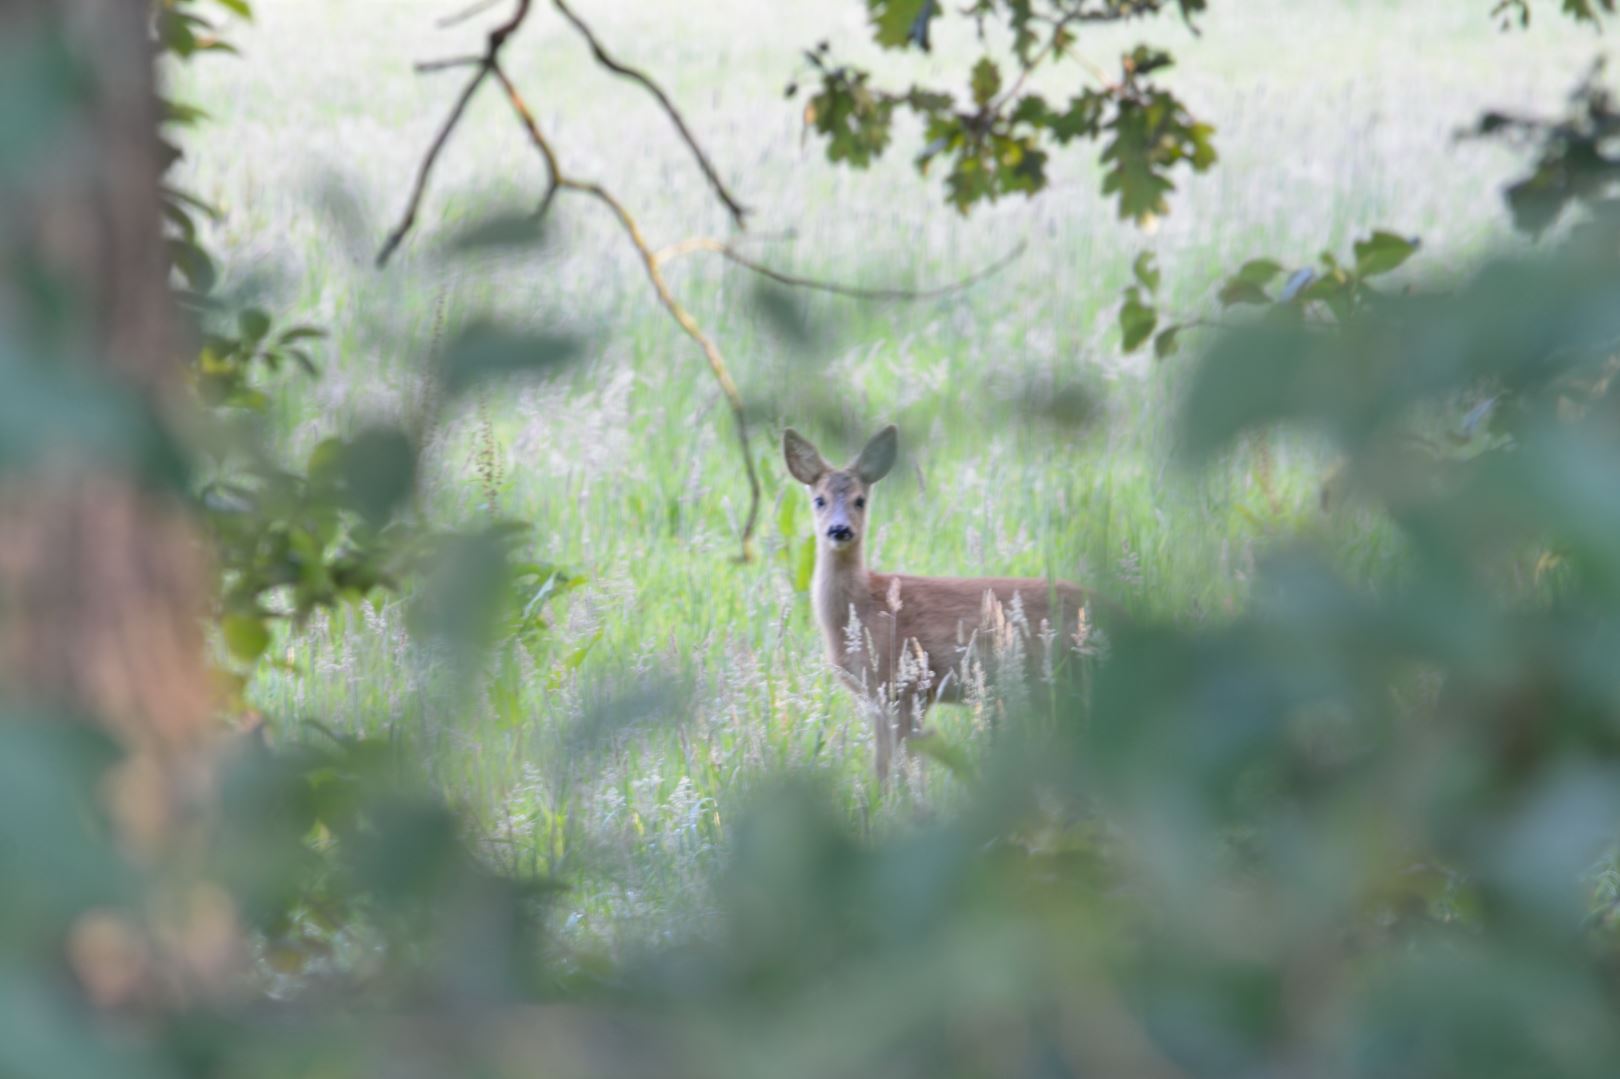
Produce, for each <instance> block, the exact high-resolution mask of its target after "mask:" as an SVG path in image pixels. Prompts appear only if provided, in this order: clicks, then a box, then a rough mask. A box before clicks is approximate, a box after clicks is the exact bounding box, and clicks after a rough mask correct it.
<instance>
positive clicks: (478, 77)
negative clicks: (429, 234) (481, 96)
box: [377, 64, 489, 266]
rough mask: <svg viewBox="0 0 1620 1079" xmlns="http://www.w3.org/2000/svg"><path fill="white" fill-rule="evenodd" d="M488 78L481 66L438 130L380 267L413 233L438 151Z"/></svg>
mask: <svg viewBox="0 0 1620 1079" xmlns="http://www.w3.org/2000/svg"><path fill="white" fill-rule="evenodd" d="M487 74H489V66H488V65H487V64H485V65H481V66H480V67H479V68H478V70H477V71H476V72H475V73H474V74H473V77H472V78H470V79H468V80H467V85H466V86H465V87H463V88H462V91H461V96H460V97H458V98H456V103H455V106H454V107H453V108H452V109H451V110H450V115H449V116H448V117H446V119H445V121H444V126H443V127H441V128H439V134H438V135H437V137H435V138H434V140H433V144H432V145H431V146H429V147H428V152H427V156H426V157H424V158H422V165H421V167H420V168H418V169H417V170H416V184H415V185H414V186H413V187H412V188H411V198H410V201H409V202H407V203H406V204H405V216H404V217H402V218H400V222H399V224H398V225H395V226H394V231H392V232H390V233H389V234H388V238H387V239H386V240H384V241H383V245H382V250H380V251H378V252H377V265H378V266H386V265H387V264H388V259H389V257H390V256H391V255H393V253H394V249H395V248H397V247H399V245H400V241H402V240H404V239H405V234H406V233H407V232H409V231H411V226H412V225H414V224H416V210H417V207H418V206H420V205H421V204H422V193H423V192H424V191H426V190H427V181H428V174H429V173H430V172H432V171H433V163H434V162H436V161H437V160H438V159H439V151H440V150H443V149H444V144H445V143H446V142H448V141H449V139H450V132H452V131H454V130H455V128H456V124H457V123H459V122H460V120H461V114H462V113H464V112H466V111H467V102H469V101H471V100H472V96H473V93H474V92H475V91H476V90H477V89H478V86H479V84H480V83H482V82H483V81H484V76H485V75H487Z"/></svg>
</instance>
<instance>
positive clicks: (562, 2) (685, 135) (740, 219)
mask: <svg viewBox="0 0 1620 1079" xmlns="http://www.w3.org/2000/svg"><path fill="white" fill-rule="evenodd" d="M552 6H553V7H555V8H556V9H557V11H558V12H559V13H560V14H561V15H562V17H563V18H565V19H567V20H568V21H569V22H570V23H572V24H573V25H574V29H576V30H578V31H579V32H580V34H581V35H582V36H583V37H584V38H585V41H586V43H587V44H589V45H590V47H591V52H592V53H593V54H594V55H595V56H596V62H597V63H599V64H601V65H602V66H603V67H605V68H607V69H608V70H609V71H611V72H613V73H614V74H616V75H622V76H623V77H624V78H627V79H631V80H633V81H635V82H638V83H640V84H641V85H642V87H643V88H645V89H646V91H647V92H648V93H650V94H652V96H653V97H655V98H657V99H658V104H659V105H661V106H663V109H664V112H665V113H667V114H668V115H669V118H670V121H671V122H672V123H673V124H674V125H675V130H676V131H678V132H680V135H681V138H682V139H683V140H685V142H686V145H687V147H688V148H690V149H691V151H692V156H693V157H695V158H697V163H698V167H699V168H701V169H702V170H703V175H704V176H706V177H708V179H709V186H711V187H713V188H714V193H715V195H716V196H717V197H718V198H719V199H720V201H721V202H723V203H725V204H726V209H727V210H729V211H730V212H731V219H732V220H733V221H735V222H736V223H737V227H738V228H745V227H747V226H746V222H745V221H744V218H746V217H747V216H748V209H747V207H745V206H743V205H741V204H740V203H739V202H738V201H737V200H736V199H735V198H734V197H732V194H731V192H730V191H728V190H727V189H726V185H725V183H724V182H723V181H722V180H721V179H720V174H719V173H717V172H716V171H715V169H714V165H713V164H711V163H710V161H709V158H708V155H707V154H705V153H704V152H703V148H702V147H701V146H699V145H698V141H697V138H696V137H695V136H694V135H693V134H692V132H691V131H690V130H689V129H688V128H687V126H686V120H685V119H684V118H682V116H681V112H680V110H679V109H677V108H676V107H675V103H674V102H673V101H671V100H670V99H669V95H668V94H666V93H664V91H663V89H662V88H661V87H660V86H659V85H658V84H657V83H656V82H654V81H653V80H652V79H651V78H650V77H648V76H647V75H646V74H644V73H642V72H640V71H637V70H636V69H635V68H633V67H629V66H627V65H625V64H622V63H620V62H619V61H618V60H616V59H614V58H613V57H612V56H609V55H608V52H607V50H606V49H604V48H603V47H602V42H601V41H600V40H599V39H598V38H597V36H596V32H595V31H593V30H592V29H591V28H590V26H589V24H587V23H586V22H585V20H584V19H581V18H580V17H579V16H578V15H577V14H575V12H574V9H573V8H571V7H569V6H568V2H567V0H552Z"/></svg>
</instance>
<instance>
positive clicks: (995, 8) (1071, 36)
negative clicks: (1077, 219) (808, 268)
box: [787, 0, 1216, 224]
mask: <svg viewBox="0 0 1620 1079" xmlns="http://www.w3.org/2000/svg"><path fill="white" fill-rule="evenodd" d="M1204 6H1205V5H1204V2H1203V0H1178V2H1175V3H1171V2H1168V0H977V2H976V3H974V4H972V5H970V6H969V7H968V8H967V9H966V11H965V14H966V15H968V16H970V17H972V18H973V19H975V20H976V21H977V23H978V27H979V37H980V39H981V40H986V39H987V35H986V32H985V28H986V24H987V23H990V22H997V21H999V22H1003V23H1005V24H1006V27H1007V29H1008V30H1009V31H1010V32H1011V35H1012V55H1011V57H1003V58H1001V59H999V60H998V59H997V58H996V57H995V56H993V55H991V54H990V53H989V52H988V51H987V52H986V53H985V55H983V56H982V57H981V58H980V59H979V60H978V62H977V63H975V64H974V66H973V68H972V70H971V72H970V73H969V79H968V98H967V100H965V101H961V100H959V99H958V95H957V94H955V93H953V92H952V91H950V90H944V89H940V88H937V87H923V86H915V85H914V86H912V87H910V88H909V89H907V90H905V91H898V90H889V89H883V88H881V87H878V86H876V85H875V84H874V82H873V80H872V75H871V73H870V72H869V71H867V70H865V69H862V68H858V67H854V66H852V65H850V64H846V63H841V62H838V61H837V60H835V59H833V57H832V49H831V46H830V45H829V44H828V43H827V42H825V41H824V42H822V43H820V44H819V45H817V46H816V47H815V48H814V49H811V50H808V51H806V53H805V59H806V61H807V63H808V64H809V67H810V69H811V73H812V77H813V78H814V80H815V82H816V84H817V85H816V88H815V89H814V91H813V92H812V94H811V96H810V99H809V101H808V102H807V103H806V105H805V109H804V120H805V126H806V127H807V128H813V129H814V130H815V131H816V133H817V134H819V135H820V136H822V137H823V138H824V139H825V140H826V147H827V157H828V159H829V160H831V161H835V162H839V161H841V162H846V163H847V164H849V165H850V166H852V167H854V168H864V167H866V166H868V165H870V164H871V162H872V161H873V160H875V159H876V158H878V157H880V156H881V155H882V154H883V153H884V152H885V151H886V150H887V149H888V146H889V143H890V141H891V138H892V131H893V125H894V117H895V115H896V113H897V112H899V111H902V110H904V111H909V112H911V113H912V114H913V115H915V116H916V117H917V118H918V119H920V120H921V121H922V123H923V129H924V135H923V138H924V143H923V146H922V148H921V149H920V150H919V151H918V153H917V155H916V164H917V168H918V171H919V172H922V173H924V174H926V173H927V172H928V171H929V169H930V168H931V167H932V166H933V164H934V163H935V162H936V161H937V160H940V159H945V160H948V162H949V165H948V171H947V173H946V177H945V186H946V198H947V200H948V201H949V202H950V203H951V205H953V206H955V207H956V208H957V210H958V211H960V212H962V213H964V214H965V213H967V212H969V211H970V210H971V209H972V208H973V206H975V205H976V204H978V203H980V202H994V201H996V200H997V199H1000V198H1002V197H1004V196H1007V195H1013V194H1023V195H1026V196H1028V195H1034V194H1036V193H1037V192H1039V191H1041V190H1043V189H1044V188H1045V187H1046V186H1047V174H1046V166H1047V161H1048V160H1049V157H1050V152H1051V149H1052V147H1054V146H1059V147H1061V146H1066V145H1068V144H1069V143H1071V142H1074V141H1076V140H1081V139H1084V140H1090V141H1099V142H1103V143H1104V146H1103V154H1102V161H1103V164H1104V166H1105V170H1104V177H1103V193H1104V194H1106V195H1112V196H1115V197H1116V198H1117V201H1118V207H1119V215H1120V216H1121V217H1123V218H1129V219H1131V220H1134V221H1137V222H1139V223H1143V224H1145V223H1147V222H1149V221H1151V220H1152V219H1153V218H1155V217H1157V216H1159V215H1161V214H1163V213H1165V212H1166V211H1167V209H1168V196H1169V194H1170V192H1171V191H1173V190H1174V188H1175V184H1174V182H1173V181H1172V180H1171V178H1170V173H1171V172H1172V171H1173V170H1174V169H1175V168H1176V167H1177V166H1178V165H1183V164H1185V165H1187V166H1189V167H1190V168H1191V169H1192V170H1193V171H1194V172H1204V171H1206V170H1208V169H1209V168H1210V167H1211V166H1212V165H1213V164H1214V163H1215V160H1216V154H1215V148H1214V145H1213V142H1212V137H1213V134H1214V129H1213V128H1212V127H1210V126H1209V125H1208V124H1205V123H1202V122H1200V121H1199V120H1197V119H1196V118H1194V117H1193V116H1192V114H1191V113H1190V112H1189V111H1188V110H1187V108H1186V106H1185V105H1183V104H1182V102H1181V101H1180V100H1179V99H1178V98H1177V97H1176V96H1175V95H1174V94H1172V93H1171V92H1169V91H1168V90H1166V89H1164V88H1163V87H1162V86H1159V85H1156V84H1155V83H1153V82H1151V81H1149V76H1151V75H1153V74H1154V73H1156V72H1159V71H1162V70H1164V69H1165V68H1168V67H1169V66H1170V65H1171V57H1170V55H1169V54H1168V53H1166V52H1163V51H1162V50H1159V49H1154V48H1150V47H1148V46H1146V45H1138V46H1137V47H1136V48H1135V49H1133V50H1131V51H1130V52H1128V53H1126V54H1125V55H1123V56H1122V57H1121V59H1120V75H1119V77H1118V78H1116V79H1111V78H1108V77H1106V76H1104V75H1103V74H1102V73H1101V72H1100V71H1099V70H1098V69H1097V68H1096V67H1095V66H1094V65H1093V64H1091V63H1090V62H1089V61H1088V60H1086V59H1085V58H1084V57H1082V56H1080V55H1079V54H1078V53H1077V52H1076V51H1075V45H1076V33H1077V29H1078V27H1080V26H1082V25H1086V24H1107V23H1119V22H1124V21H1127V20H1131V19H1137V18H1143V17H1147V16H1151V15H1156V14H1159V13H1160V12H1161V11H1164V10H1166V9H1170V8H1175V9H1177V10H1179V11H1180V13H1181V15H1182V17H1183V18H1184V19H1185V20H1187V22H1188V25H1189V26H1190V25H1191V20H1192V18H1193V16H1194V15H1195V14H1197V13H1199V12H1201V11H1202V10H1203V9H1204ZM868 8H869V10H870V13H871V24H872V31H873V38H874V40H875V41H876V42H877V44H879V45H880V46H883V47H884V48H889V49H906V48H913V47H915V48H918V49H921V50H923V51H925V52H926V51H928V50H929V49H930V48H931V45H930V40H931V39H930V27H931V25H932V23H933V21H934V20H935V19H936V18H939V17H941V15H942V9H941V8H940V6H939V5H938V4H937V3H935V2H934V0H868ZM1069 59H1072V60H1073V61H1074V62H1075V63H1076V65H1077V66H1079V67H1081V68H1082V69H1084V71H1085V72H1086V73H1087V75H1089V76H1090V77H1092V78H1094V79H1095V80H1096V81H1097V82H1098V84H1099V85H1098V86H1097V87H1094V88H1086V89H1083V90H1081V91H1080V92H1079V93H1077V94H1075V95H1073V96H1072V97H1071V98H1070V99H1069V101H1068V102H1067V103H1065V104H1063V105H1060V106H1059V105H1053V104H1050V103H1048V101H1047V100H1046V99H1045V98H1044V97H1042V96H1041V95H1040V94H1037V93H1033V92H1025V89H1024V87H1025V85H1026V84H1027V82H1028V80H1029V78H1030V77H1031V75H1033V74H1034V73H1035V71H1037V70H1038V69H1040V68H1041V67H1043V66H1046V65H1049V64H1053V63H1056V62H1058V61H1063V60H1069ZM1008 64H1011V65H1013V70H1014V72H1015V73H1014V74H1013V76H1012V79H1011V81H1010V83H1007V82H1005V81H1004V77H1003V73H1002V69H1003V67H1004V66H1007V65H1008ZM798 91H799V86H798V83H797V82H794V83H792V84H790V85H789V86H788V90H787V92H788V96H789V97H793V96H795V95H796V94H797V93H798Z"/></svg>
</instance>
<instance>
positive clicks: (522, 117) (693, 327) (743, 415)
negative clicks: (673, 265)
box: [490, 62, 760, 561]
mask: <svg viewBox="0 0 1620 1079" xmlns="http://www.w3.org/2000/svg"><path fill="white" fill-rule="evenodd" d="M490 70H491V71H493V72H494V75H495V78H496V79H497V80H498V81H499V82H500V84H501V88H502V89H504V90H505V91H506V96H507V100H508V101H509V102H511V105H512V109H513V111H514V112H516V113H517V116H518V120H519V121H520V122H521V123H522V124H523V128H524V130H525V131H527V132H528V135H529V141H530V142H532V143H534V146H535V149H536V150H538V151H539V152H540V156H541V157H542V158H544V159H545V163H546V169H547V170H548V172H549V173H550V184H549V186H548V187H547V191H546V202H545V205H549V204H550V201H551V198H552V196H553V195H554V193H555V192H556V191H558V190H566V191H577V192H579V193H580V194H584V195H589V196H591V197H592V198H594V199H596V200H597V201H598V202H600V203H602V204H603V205H604V206H606V207H607V208H608V209H609V210H611V211H612V212H613V215H614V216H615V217H617V218H618V219H619V224H620V225H622V226H623V228H624V231H625V234H626V235H627V236H628V237H629V238H630V244H631V246H632V247H634V248H635V249H636V252H637V254H639V255H640V256H641V262H642V266H643V267H644V268H645V269H646V271H647V279H648V281H650V282H651V283H652V287H653V291H654V292H655V293H657V294H658V300H659V302H660V303H662V304H663V305H664V309H665V310H666V311H668V312H669V314H670V317H671V318H673V319H674V320H675V322H676V324H677V325H678V326H680V328H681V329H682V330H683V331H685V333H686V335H687V336H688V337H690V338H691V339H692V340H693V341H694V342H696V344H697V346H698V348H699V349H700V350H701V351H702V353H703V357H704V359H705V360H707V361H708V364H709V370H710V372H712V373H713V375H714V380H715V382H717V383H718V384H719V386H720V392H721V393H723V394H724V395H725V398H726V404H727V405H729V406H730V408H731V416H732V420H733V421H734V422H735V425H736V429H737V442H738V445H739V446H740V447H741V449H742V458H743V469H744V471H745V472H746V473H747V476H748V516H747V518H746V519H745V520H744V522H743V530H742V554H741V560H742V561H748V560H749V559H751V558H752V557H753V537H754V527H755V525H756V524H757V523H758V521H759V502H760V485H759V475H758V474H757V473H756V472H755V470H754V459H753V453H752V451H751V450H750V449H749V445H748V414H747V408H746V406H745V405H744V403H743V398H742V393H741V392H740V391H739V390H738V389H737V384H736V382H735V381H733V380H732V377H731V371H730V370H729V368H727V366H726V361H725V357H724V356H722V355H721V354H720V349H719V347H718V346H716V345H715V343H714V341H713V340H711V339H710V337H709V335H708V334H706V333H704V332H703V328H702V327H701V326H699V325H698V323H697V320H696V319H694V318H693V317H692V315H691V313H690V312H688V311H687V310H686V308H685V307H684V306H682V305H681V302H680V301H679V300H678V299H676V298H675V293H674V292H673V291H671V290H670V287H669V282H668V281H667V280H665V278H664V272H663V269H662V268H661V266H660V265H659V261H658V256H657V254H656V253H655V252H654V251H653V249H652V247H651V246H650V245H649V244H648V243H647V238H646V237H645V236H644V235H643V234H642V231H641V226H640V225H639V224H637V222H636V219H635V218H634V217H632V216H631V214H630V211H628V210H626V209H625V207H624V204H623V203H622V202H620V201H619V200H618V199H617V198H616V197H614V195H613V194H612V193H611V192H609V191H608V190H607V189H606V188H605V187H603V186H602V185H601V184H598V183H593V182H589V181H583V180H575V179H573V178H572V177H570V176H568V175H566V174H565V173H563V172H562V170H561V168H560V167H559V165H558V163H557V154H556V151H554V150H553V149H552V147H551V143H550V142H549V141H548V140H547V139H546V136H545V134H544V133H543V132H542V131H541V130H540V125H539V124H538V123H536V121H535V119H534V114H533V113H532V112H530V111H529V107H528V105H527V104H526V103H525V102H524V100H523V96H522V95H521V94H519V93H518V90H517V87H516V86H514V85H513V84H512V80H511V79H509V78H507V75H506V72H505V71H504V70H503V69H502V68H501V66H500V64H499V63H498V62H496V63H492V64H491V66H490Z"/></svg>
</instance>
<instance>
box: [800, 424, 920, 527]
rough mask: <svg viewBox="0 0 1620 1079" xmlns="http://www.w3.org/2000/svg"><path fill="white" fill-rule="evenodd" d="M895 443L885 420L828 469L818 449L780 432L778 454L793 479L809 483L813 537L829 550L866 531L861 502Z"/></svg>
mask: <svg viewBox="0 0 1620 1079" xmlns="http://www.w3.org/2000/svg"><path fill="white" fill-rule="evenodd" d="M898 446H899V432H898V431H896V430H895V428H894V425H893V424H890V425H889V426H888V427H885V428H884V429H883V430H881V431H879V432H878V433H877V434H876V435H874V436H873V437H872V441H870V442H868V443H867V444H866V448H865V449H863V450H861V453H860V456H859V457H857V458H855V460H854V462H853V463H852V464H850V466H849V467H848V468H833V467H832V466H831V465H829V464H828V463H827V462H826V461H825V460H823V459H822V456H821V451H819V450H817V449H816V447H815V446H813V445H812V444H811V443H810V440H809V439H807V438H805V437H804V436H803V435H801V434H799V432H797V431H795V430H794V429H793V428H791V427H789V428H788V429H787V431H786V432H784V433H783V435H782V456H783V457H785V458H786V459H787V467H788V471H789V472H791V473H792V474H793V478H794V479H796V480H798V481H799V482H800V483H802V484H804V485H805V486H806V487H808V488H810V504H811V505H812V506H813V507H814V508H815V516H816V542H817V543H818V544H820V545H821V546H823V547H825V548H828V549H830V550H833V551H843V550H847V549H851V548H854V547H856V546H857V545H859V543H860V542H861V537H862V536H863V535H864V534H865V531H866V503H867V500H868V499H869V498H870V497H871V491H872V485H873V484H874V483H876V482H877V481H878V480H880V479H882V478H883V477H884V476H887V475H888V474H889V469H891V468H893V467H894V458H895V453H896V450H897V449H898Z"/></svg>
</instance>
